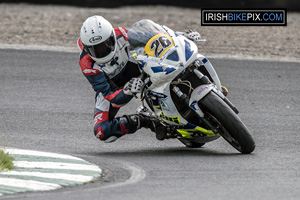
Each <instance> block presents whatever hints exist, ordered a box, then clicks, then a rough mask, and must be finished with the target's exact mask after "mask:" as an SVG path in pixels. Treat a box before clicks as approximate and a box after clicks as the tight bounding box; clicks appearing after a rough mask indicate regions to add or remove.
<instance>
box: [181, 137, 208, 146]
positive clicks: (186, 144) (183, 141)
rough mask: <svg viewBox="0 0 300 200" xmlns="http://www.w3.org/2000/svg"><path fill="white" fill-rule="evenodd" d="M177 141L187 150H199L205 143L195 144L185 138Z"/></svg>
mask: <svg viewBox="0 0 300 200" xmlns="http://www.w3.org/2000/svg"><path fill="white" fill-rule="evenodd" d="M179 141H180V142H182V143H183V144H184V145H185V146H186V147H188V148H200V147H202V146H203V145H204V144H205V143H197V142H194V141H190V140H187V139H185V138H179Z"/></svg>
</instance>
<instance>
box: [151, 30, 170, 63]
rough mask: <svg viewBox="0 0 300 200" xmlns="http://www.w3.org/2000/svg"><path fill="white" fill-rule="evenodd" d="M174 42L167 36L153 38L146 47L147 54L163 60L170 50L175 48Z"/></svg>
mask: <svg viewBox="0 0 300 200" xmlns="http://www.w3.org/2000/svg"><path fill="white" fill-rule="evenodd" d="M174 46H175V45H174V41H173V40H172V38H171V37H170V36H169V35H167V34H158V35H155V36H153V37H152V38H151V39H150V40H149V41H148V43H147V44H146V46H145V52H146V53H147V55H149V56H152V57H158V58H161V57H162V56H163V55H164V54H165V53H166V52H167V51H168V50H169V49H171V48H172V47H174Z"/></svg>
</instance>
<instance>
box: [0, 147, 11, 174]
mask: <svg viewBox="0 0 300 200" xmlns="http://www.w3.org/2000/svg"><path fill="white" fill-rule="evenodd" d="M13 160H14V159H13V157H11V156H10V155H9V154H8V153H4V151H3V150H0V171H8V170H11V169H12V168H13V167H14V164H13Z"/></svg>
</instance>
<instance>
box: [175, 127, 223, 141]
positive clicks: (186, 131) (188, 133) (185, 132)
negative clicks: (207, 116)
mask: <svg viewBox="0 0 300 200" xmlns="http://www.w3.org/2000/svg"><path fill="white" fill-rule="evenodd" d="M177 131H178V132H179V133H180V134H181V136H182V137H184V138H193V136H192V134H193V133H194V132H202V133H204V134H205V135H206V136H205V137H213V136H220V134H214V132H212V131H211V130H207V129H205V128H201V127H199V126H197V127H196V128H195V129H177Z"/></svg>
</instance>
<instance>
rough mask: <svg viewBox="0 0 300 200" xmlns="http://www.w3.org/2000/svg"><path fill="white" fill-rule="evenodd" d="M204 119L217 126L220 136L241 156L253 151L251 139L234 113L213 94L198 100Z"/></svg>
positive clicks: (253, 144) (253, 143)
mask: <svg viewBox="0 0 300 200" xmlns="http://www.w3.org/2000/svg"><path fill="white" fill-rule="evenodd" d="M199 106H200V107H201V108H202V109H203V111H204V113H205V115H206V116H205V117H207V118H208V119H209V121H211V122H212V123H213V124H214V125H218V126H219V129H220V130H221V131H220V135H221V136H222V137H223V138H224V139H225V140H226V141H227V142H228V143H229V144H231V145H232V146H233V147H234V148H235V149H237V150H238V151H239V152H241V153H243V154H250V153H251V152H253V151H254V149H255V142H254V140H253V137H252V135H251V133H250V132H249V130H248V129H247V127H246V126H245V125H244V123H243V122H242V121H241V119H240V118H239V117H238V116H237V114H236V113H235V112H233V110H232V109H231V108H230V107H229V106H228V105H227V104H226V103H225V102H224V101H223V100H222V99H221V98H220V97H219V96H217V95H216V94H215V93H214V92H210V93H209V94H208V95H206V96H205V97H204V98H203V99H201V100H200V105H199Z"/></svg>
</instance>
